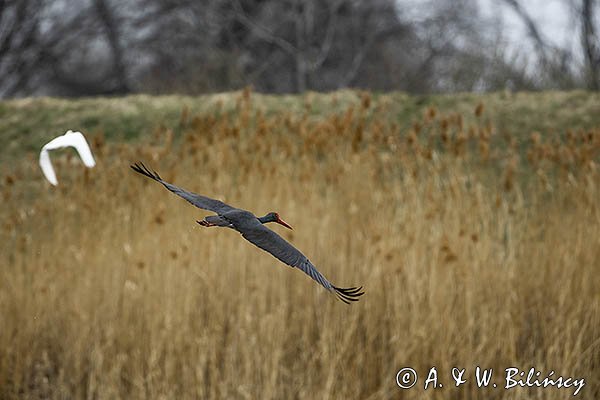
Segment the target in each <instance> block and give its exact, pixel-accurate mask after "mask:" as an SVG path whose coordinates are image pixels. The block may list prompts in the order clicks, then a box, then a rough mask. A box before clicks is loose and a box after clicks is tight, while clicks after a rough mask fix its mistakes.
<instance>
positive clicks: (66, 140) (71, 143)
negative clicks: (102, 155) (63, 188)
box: [40, 130, 96, 185]
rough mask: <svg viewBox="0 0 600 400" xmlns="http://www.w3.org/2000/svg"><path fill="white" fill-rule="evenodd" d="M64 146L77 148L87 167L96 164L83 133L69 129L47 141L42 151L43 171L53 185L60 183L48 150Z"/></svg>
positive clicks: (41, 162)
mask: <svg viewBox="0 0 600 400" xmlns="http://www.w3.org/2000/svg"><path fill="white" fill-rule="evenodd" d="M63 147H73V148H75V150H77V153H78V154H79V157H80V158H81V161H83V163H84V164H85V166H86V167H88V168H92V167H94V166H95V165H96V161H95V160H94V156H93V155H92V151H91V150H90V146H89V144H88V142H87V141H86V140H85V137H84V136H83V134H82V133H81V132H73V131H71V130H69V131H67V132H66V133H65V134H64V135H62V136H58V137H56V138H54V139H52V140H51V141H49V142H48V143H46V144H45V145H44V147H42V151H41V152H40V167H41V168H42V172H43V173H44V176H45V177H46V179H48V181H49V182H50V183H51V184H53V185H56V184H58V181H57V180H56V174H55V173H54V168H53V167H52V162H51V161H50V155H49V154H48V150H54V149H60V148H63Z"/></svg>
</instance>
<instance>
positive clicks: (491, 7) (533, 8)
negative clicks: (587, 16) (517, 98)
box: [398, 0, 578, 50]
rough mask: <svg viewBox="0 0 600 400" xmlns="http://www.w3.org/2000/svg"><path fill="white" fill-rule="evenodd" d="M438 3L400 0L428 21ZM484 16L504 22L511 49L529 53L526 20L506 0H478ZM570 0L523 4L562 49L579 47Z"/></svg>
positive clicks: (536, 0)
mask: <svg viewBox="0 0 600 400" xmlns="http://www.w3.org/2000/svg"><path fill="white" fill-rule="evenodd" d="M428 1H429V2H435V0H398V2H399V4H404V5H406V6H407V7H405V8H403V9H402V12H403V13H405V14H409V16H410V17H411V18H415V19H419V18H424V17H425V16H424V15H423V14H422V13H423V11H424V10H426V9H427V7H428V6H427V3H428ZM476 1H477V2H478V3H479V10H480V13H481V14H482V16H484V17H489V18H493V19H496V20H497V19H500V21H501V22H502V26H503V28H504V29H503V30H504V34H505V36H506V39H507V41H508V43H507V44H508V47H509V48H514V49H517V48H518V49H521V50H529V49H530V48H531V47H525V48H523V47H524V46H531V43H530V41H529V40H527V36H526V35H527V33H526V31H525V28H524V24H523V22H522V20H521V19H520V18H519V17H518V16H517V15H516V13H515V12H514V11H513V9H512V8H511V7H509V6H507V5H505V4H504V1H503V0H476ZM568 3H569V1H567V0H522V1H521V4H522V5H523V7H524V8H525V9H526V10H527V12H528V13H529V14H530V15H531V16H532V18H533V19H534V20H535V21H536V22H537V23H538V28H539V29H540V30H541V32H542V35H543V37H544V39H545V40H546V41H549V42H550V43H553V44H555V45H557V46H560V47H569V46H577V45H578V33H577V32H575V31H574V30H573V26H572V21H573V19H572V10H570V9H569V7H568Z"/></svg>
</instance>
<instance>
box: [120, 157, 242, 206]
mask: <svg viewBox="0 0 600 400" xmlns="http://www.w3.org/2000/svg"><path fill="white" fill-rule="evenodd" d="M130 167H131V169H133V170H134V171H135V172H137V173H139V174H142V175H144V176H147V177H148V178H151V179H154V180H155V181H156V182H159V183H161V184H162V185H163V186H164V187H166V188H167V189H169V190H170V191H171V192H173V193H175V194H176V195H177V196H180V197H183V198H184V199H186V200H187V201H188V202H190V203H192V204H193V205H195V206H196V207H198V208H201V209H203V210H208V211H213V212H216V213H217V214H223V213H225V212H227V211H231V210H234V209H235V208H234V207H231V206H230V205H228V204H225V203H223V202H222V201H219V200H215V199H211V198H210V197H206V196H201V195H199V194H196V193H192V192H188V191H187V190H184V189H182V188H180V187H178V186H175V185H173V184H171V183H169V182H165V181H163V180H162V178H161V177H160V176H159V175H158V174H157V173H156V172H155V171H150V170H149V169H148V168H146V166H145V165H144V164H143V163H139V164H137V163H136V164H134V165H131V166H130Z"/></svg>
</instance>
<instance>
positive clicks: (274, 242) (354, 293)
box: [234, 220, 364, 303]
mask: <svg viewBox="0 0 600 400" xmlns="http://www.w3.org/2000/svg"><path fill="white" fill-rule="evenodd" d="M234 225H235V224H234ZM248 225H249V224H245V226H244V227H243V230H242V229H240V228H239V227H236V229H237V230H238V231H240V233H241V234H242V236H243V237H244V238H245V239H246V240H248V241H249V242H250V243H252V244H254V245H255V246H257V247H259V248H261V249H263V250H265V251H268V252H269V253H271V254H272V255H273V256H274V257H275V258H277V259H278V260H280V261H282V262H284V263H285V264H287V265H289V266H291V267H295V268H299V269H300V270H302V271H303V272H304V273H305V274H307V275H308V276H310V277H311V278H313V279H314V280H315V281H317V282H318V283H319V284H321V285H322V286H323V287H324V288H325V289H327V290H329V291H330V292H333V293H335V294H336V295H337V296H338V298H339V299H340V300H342V301H343V302H344V303H350V302H351V301H357V300H358V298H359V297H360V296H362V295H363V294H364V292H363V291H362V287H352V288H339V287H336V286H334V285H332V284H331V282H329V281H328V280H327V279H326V278H325V277H324V276H323V275H321V273H320V272H319V271H318V270H317V268H316V267H315V266H314V265H313V264H312V263H311V262H310V260H309V259H308V258H306V256H305V255H304V254H302V253H301V252H300V250H298V249H297V248H295V247H294V246H292V245H291V244H290V243H288V242H287V241H286V240H285V239H284V238H282V237H281V236H279V235H278V234H277V233H275V232H273V231H272V230H270V229H269V228H267V227H266V226H264V225H262V224H261V223H260V222H259V221H258V220H257V221H256V223H255V224H254V223H253V224H251V225H252V226H248Z"/></svg>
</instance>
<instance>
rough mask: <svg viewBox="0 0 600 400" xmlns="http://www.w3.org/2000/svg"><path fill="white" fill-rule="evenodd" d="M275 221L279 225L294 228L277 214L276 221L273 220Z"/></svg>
mask: <svg viewBox="0 0 600 400" xmlns="http://www.w3.org/2000/svg"><path fill="white" fill-rule="evenodd" d="M275 222H277V223H278V224H280V225H283V226H285V227H286V228H288V229H291V230H294V228H292V227H291V226H290V225H289V224H288V223H287V222H285V221H284V220H282V219H281V218H279V216H277V221H275Z"/></svg>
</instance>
